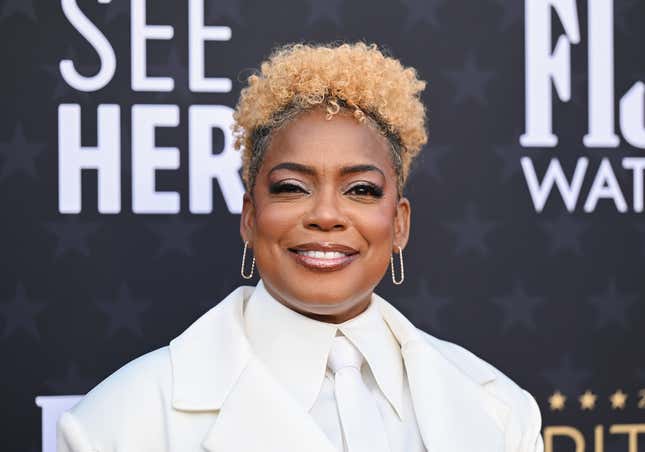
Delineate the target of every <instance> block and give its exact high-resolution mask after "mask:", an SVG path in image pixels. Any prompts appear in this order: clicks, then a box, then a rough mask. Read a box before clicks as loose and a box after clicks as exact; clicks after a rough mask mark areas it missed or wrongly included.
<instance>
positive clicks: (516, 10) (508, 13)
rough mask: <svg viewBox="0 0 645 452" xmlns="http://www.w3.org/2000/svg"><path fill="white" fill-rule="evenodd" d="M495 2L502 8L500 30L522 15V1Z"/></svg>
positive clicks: (502, 0) (503, 29) (501, 0)
mask: <svg viewBox="0 0 645 452" xmlns="http://www.w3.org/2000/svg"><path fill="white" fill-rule="evenodd" d="M496 2H497V4H498V5H499V6H500V7H501V8H502V9H503V12H502V21H501V24H500V26H499V30H500V31H505V30H506V29H507V28H509V27H510V26H511V25H513V24H515V23H516V22H519V21H520V19H522V18H523V17H524V9H523V6H524V2H521V1H518V0H496Z"/></svg>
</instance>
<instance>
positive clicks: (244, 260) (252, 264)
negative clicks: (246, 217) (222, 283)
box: [240, 240, 255, 279]
mask: <svg viewBox="0 0 645 452" xmlns="http://www.w3.org/2000/svg"><path fill="white" fill-rule="evenodd" d="M248 246H249V241H248V240H245V241H244V251H243V252H242V267H241V268H240V274H241V275H242V278H244V279H251V278H253V270H254V269H255V256H253V261H251V273H249V274H248V275H245V274H244V267H245V264H246V249H247V248H248Z"/></svg>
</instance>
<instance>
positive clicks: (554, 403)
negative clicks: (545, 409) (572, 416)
mask: <svg viewBox="0 0 645 452" xmlns="http://www.w3.org/2000/svg"><path fill="white" fill-rule="evenodd" d="M566 402H567V396H565V395H564V394H562V393H561V392H560V391H555V392H554V393H553V394H552V395H551V396H550V397H549V408H550V409H551V411H562V410H564V406H565V404H566Z"/></svg>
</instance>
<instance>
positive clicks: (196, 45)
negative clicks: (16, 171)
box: [58, 0, 244, 214]
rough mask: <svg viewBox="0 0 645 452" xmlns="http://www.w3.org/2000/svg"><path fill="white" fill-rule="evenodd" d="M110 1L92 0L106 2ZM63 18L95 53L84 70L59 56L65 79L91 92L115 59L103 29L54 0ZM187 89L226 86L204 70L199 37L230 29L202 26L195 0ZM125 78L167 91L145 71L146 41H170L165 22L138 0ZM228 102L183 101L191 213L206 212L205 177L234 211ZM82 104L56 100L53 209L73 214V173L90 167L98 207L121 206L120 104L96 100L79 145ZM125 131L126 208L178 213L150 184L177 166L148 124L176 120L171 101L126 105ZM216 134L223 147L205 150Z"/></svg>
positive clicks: (236, 192)
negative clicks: (90, 128) (86, 140)
mask: <svg viewBox="0 0 645 452" xmlns="http://www.w3.org/2000/svg"><path fill="white" fill-rule="evenodd" d="M109 2H110V0H99V3H109ZM61 5H62V9H63V13H64V14H65V17H66V18H67V20H68V21H69V23H70V24H71V25H72V26H73V27H74V28H75V29H76V30H77V31H78V32H79V33H80V34H81V36H83V38H85V40H87V42H88V43H89V44H90V45H91V46H92V48H93V49H94V51H95V52H96V53H97V55H98V57H99V60H100V65H99V70H98V72H97V73H96V74H94V75H92V76H84V75H81V74H79V72H78V71H77V70H76V66H75V63H74V62H73V61H71V60H67V59H66V60H62V61H61V62H60V72H61V75H62V77H63V79H64V80H65V82H66V83H67V84H68V85H69V86H71V87H72V88H74V89H76V90H78V91H81V92H93V91H97V90H100V89H102V88H104V87H105V86H107V85H108V84H109V83H110V82H111V81H112V79H113V77H114V74H115V71H116V68H117V65H118V63H119V61H118V60H117V58H116V55H115V52H114V49H113V47H112V45H111V44H110V42H109V41H108V40H107V38H106V37H105V35H104V34H103V33H102V32H101V31H100V30H99V29H98V28H97V27H96V26H95V25H94V24H93V23H92V21H91V20H90V19H89V18H88V17H87V16H86V15H85V14H84V13H83V11H82V10H81V9H80V8H79V6H78V5H77V3H76V0H62V1H61ZM188 9H189V18H188V40H189V45H188V47H189V49H188V50H189V54H188V60H189V67H188V72H189V80H188V82H189V89H190V91H192V92H202V93H206V92H208V93H227V92H230V91H231V86H232V83H231V80H230V79H228V78H224V77H218V78H216V77H206V76H205V73H204V68H205V61H204V47H205V45H204V44H205V43H206V42H207V41H229V40H230V39H231V29H230V28H229V27H226V26H206V25H204V3H203V0H190V1H189V2H188ZM130 12H131V28H130V30H131V36H130V44H131V45H130V57H131V61H130V63H131V68H132V69H131V74H130V75H131V79H130V88H131V90H132V91H133V92H146V93H163V92H169V91H173V90H174V80H173V78H171V77H151V76H148V75H147V73H148V72H147V59H146V48H147V43H148V42H149V41H153V40H170V39H172V38H173V35H174V27H173V26H172V25H149V24H148V23H147V18H146V1H145V0H132V1H131V9H130ZM232 112H233V111H232V109H231V108H230V107H228V106H225V105H191V106H190V107H189V108H188V125H187V126H188V149H187V151H188V177H189V185H188V200H187V201H188V207H189V210H190V212H191V213H195V214H207V213H211V212H212V211H213V196H212V193H213V184H214V183H215V182H217V184H218V186H219V189H220V190H221V192H222V195H223V198H224V200H225V202H226V206H227V208H228V211H229V212H231V213H240V212H241V209H242V195H243V194H244V186H243V183H242V180H241V177H240V175H239V172H238V171H239V169H240V168H241V159H240V155H239V153H238V152H237V151H235V150H234V149H233V147H232V143H233V137H232V132H231V130H230V125H231V124H232ZM82 116H83V111H82V108H81V105H79V104H61V105H59V107H58V210H59V212H60V213H71V214H77V213H80V212H81V210H82V209H83V206H82V205H81V198H82V197H81V193H82V189H83V187H82V184H81V173H82V171H83V170H87V169H92V170H96V173H97V181H98V200H97V204H98V211H99V212H100V213H104V214H114V213H119V212H121V210H122V206H121V183H122V181H121V156H122V153H121V139H122V137H121V118H122V116H128V115H127V114H126V115H122V112H121V107H120V105H119V104H100V105H99V106H98V108H97V115H96V116H97V127H96V130H97V145H96V146H95V147H94V146H83V143H82V142H81V122H82V120H83V119H82ZM129 117H130V121H131V130H132V136H131V137H129V138H130V139H131V149H132V180H131V183H132V211H133V212H134V213H138V214H159V213H165V214H175V213H179V211H180V209H181V204H182V202H183V201H185V200H182V199H181V198H180V195H179V193H178V192H175V191H159V190H157V189H156V188H155V176H156V171H157V170H177V169H179V161H180V159H179V149H178V148H176V147H157V146H155V131H156V129H157V128H160V127H178V126H179V106H178V105H167V104H166V105H151V104H145V105H133V106H132V108H131V111H130V112H129ZM214 128H217V129H219V130H221V131H222V133H223V135H224V147H223V149H222V151H221V152H218V153H217V154H213V149H212V130H213V129H214Z"/></svg>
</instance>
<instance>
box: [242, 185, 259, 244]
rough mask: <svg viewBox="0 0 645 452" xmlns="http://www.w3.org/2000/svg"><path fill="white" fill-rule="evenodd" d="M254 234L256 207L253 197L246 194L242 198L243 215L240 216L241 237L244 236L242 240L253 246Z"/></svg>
mask: <svg viewBox="0 0 645 452" xmlns="http://www.w3.org/2000/svg"><path fill="white" fill-rule="evenodd" d="M254 232H255V206H254V204H253V198H252V197H251V195H249V193H248V192H245V193H244V197H243V198H242V215H241V216H240V235H241V236H242V240H244V241H248V242H249V245H252V244H253V236H254Z"/></svg>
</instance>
